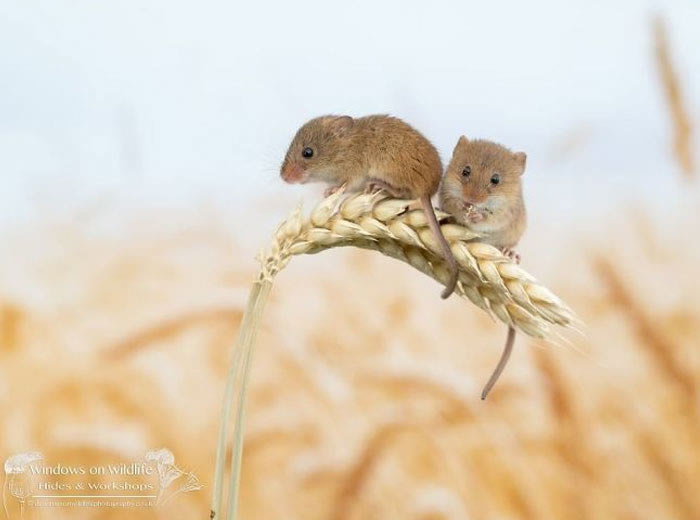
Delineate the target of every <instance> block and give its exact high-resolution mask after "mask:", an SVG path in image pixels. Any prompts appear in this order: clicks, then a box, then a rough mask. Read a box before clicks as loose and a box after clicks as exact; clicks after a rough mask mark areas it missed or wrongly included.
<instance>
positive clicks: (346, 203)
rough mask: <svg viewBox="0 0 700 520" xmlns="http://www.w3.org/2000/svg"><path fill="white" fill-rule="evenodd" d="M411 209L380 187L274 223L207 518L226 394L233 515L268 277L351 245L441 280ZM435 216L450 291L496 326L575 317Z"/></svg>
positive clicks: (234, 372)
mask: <svg viewBox="0 0 700 520" xmlns="http://www.w3.org/2000/svg"><path fill="white" fill-rule="evenodd" d="M418 208H419V205H418V203H417V201H411V200H401V199H393V198H390V197H388V196H387V195H386V194H384V193H381V192H380V193H375V194H352V195H346V194H345V193H344V192H343V191H342V190H340V191H338V192H336V193H334V194H333V195H331V196H330V197H328V198H326V199H324V200H323V201H321V202H320V204H319V205H318V206H316V208H314V209H313V211H312V212H311V214H310V215H309V216H306V217H305V216H304V215H303V214H302V211H301V207H298V208H297V209H296V210H295V211H294V212H293V213H292V214H291V215H290V216H289V217H288V218H287V219H286V220H285V221H284V222H283V223H282V224H281V225H280V226H279V228H278V229H277V232H276V233H275V237H274V239H273V241H272V244H271V245H270V247H269V248H268V250H267V251H264V252H263V253H262V254H261V255H260V261H261V265H262V267H261V270H260V273H259V275H258V279H257V281H256V282H255V283H254V285H253V289H252V291H251V294H250V297H249V300H248V305H247V308H246V310H245V313H244V316H243V322H242V323H241V328H240V331H239V334H238V339H237V341H236V346H235V351H234V354H233V356H234V357H233V361H232V365H231V369H230V371H229V376H228V380H227V382H226V392H225V397H224V405H223V409H222V412H221V426H220V430H219V437H218V445H217V456H216V469H215V473H214V487H213V497H212V509H211V515H210V518H215V517H217V516H218V515H219V513H220V511H221V506H222V502H223V478H224V475H223V473H224V471H223V467H224V459H225V455H226V429H227V426H228V422H229V419H230V417H231V412H232V409H233V398H234V395H237V396H238V398H237V400H236V414H235V417H236V421H235V424H234V435H233V437H234V438H233V453H232V458H231V471H230V480H229V486H228V506H227V514H226V517H225V518H226V519H227V520H235V519H236V510H237V502H238V484H239V477H240V469H241V452H242V442H243V441H242V436H243V418H244V414H243V412H244V406H245V391H246V387H247V380H248V373H249V368H250V360H251V356H252V348H253V344H254V341H255V336H256V334H257V330H258V327H259V323H260V319H261V316H262V310H263V307H264V305H265V302H266V300H267V296H268V294H269V292H270V289H271V287H272V281H273V279H274V277H275V276H276V275H277V273H279V272H280V271H281V270H282V269H284V267H285V266H286V265H287V264H288V263H289V261H290V260H291V258H292V257H293V256H295V255H302V254H313V253H318V252H321V251H324V250H326V249H330V248H333V247H341V246H354V247H360V248H363V249H371V250H375V251H379V252H380V253H383V254H385V255H387V256H390V257H392V258H396V259H399V260H401V261H403V262H406V263H408V264H409V265H412V266H413V267H415V268H416V269H418V270H419V271H421V272H422V273H424V274H426V275H428V276H430V277H431V278H434V279H435V280H437V281H439V282H441V283H444V282H446V281H447V279H448V278H449V272H448V269H447V265H446V262H444V260H443V259H442V257H441V255H440V245H439V243H438V241H437V239H436V238H435V236H434V235H433V234H432V233H431V231H430V229H429V228H428V222H427V220H426V218H425V214H424V213H423V210H421V209H418ZM436 214H437V215H438V218H439V219H440V220H441V222H442V223H441V229H442V232H443V234H444V235H445V238H446V239H447V241H448V242H449V244H450V247H451V249H452V252H453V254H454V256H455V258H456V260H457V263H458V264H459V282H458V284H457V288H456V290H455V293H456V294H458V295H460V296H462V297H465V298H467V299H469V300H470V301H471V302H472V303H474V304H475V305H476V306H477V307H479V308H481V309H483V310H484V311H486V312H488V313H490V314H491V315H492V316H495V317H496V318H498V319H499V320H501V321H502V322H503V323H505V324H507V325H511V326H513V327H515V328H516V329H519V330H520V331H522V332H523V333H525V334H527V335H529V336H533V337H536V338H547V337H549V336H550V335H551V325H561V326H564V327H569V326H571V325H572V324H573V323H574V322H575V321H576V318H575V316H574V313H573V312H572V311H571V309H569V307H567V306H566V304H564V302H563V301H562V300H561V299H559V298H558V297H557V296H555V295H554V294H552V293H551V292H550V291H549V290H548V289H547V288H545V287H544V286H543V285H540V284H539V283H538V282H537V280H536V279H535V278H534V277H532V276H531V275H529V274H528V273H527V272H525V271H524V270H523V269H522V268H520V267H519V266H517V265H516V264H514V263H513V262H511V260H510V259H508V258H507V257H506V256H504V255H503V254H502V253H501V252H500V251H499V250H498V249H496V248H494V247H492V246H490V245H488V244H484V243H480V242H478V240H477V239H478V235H477V234H475V233H474V232H472V231H470V230H469V229H467V228H465V227H463V226H459V225H457V224H453V223H450V222H445V220H446V218H447V217H448V215H446V214H445V213H441V212H439V211H438V212H436ZM236 388H238V391H235V389H236Z"/></svg>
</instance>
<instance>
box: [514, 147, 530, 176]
mask: <svg viewBox="0 0 700 520" xmlns="http://www.w3.org/2000/svg"><path fill="white" fill-rule="evenodd" d="M513 156H514V157H515V160H516V161H517V162H518V166H520V175H522V174H523V173H525V163H526V162H527V154H526V153H525V152H515V153H514V154H513Z"/></svg>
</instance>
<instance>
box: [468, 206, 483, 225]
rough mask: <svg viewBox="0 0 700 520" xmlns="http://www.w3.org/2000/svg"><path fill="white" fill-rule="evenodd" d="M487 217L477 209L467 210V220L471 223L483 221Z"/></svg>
mask: <svg viewBox="0 0 700 520" xmlns="http://www.w3.org/2000/svg"><path fill="white" fill-rule="evenodd" d="M485 218H486V217H485V216H484V214H483V213H480V212H478V211H476V210H473V209H472V210H470V211H469V212H467V220H468V221H469V223H470V224H477V223H479V222H481V221H483V220H484V219H485Z"/></svg>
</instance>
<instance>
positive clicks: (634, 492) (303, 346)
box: [0, 205, 700, 520]
mask: <svg viewBox="0 0 700 520" xmlns="http://www.w3.org/2000/svg"><path fill="white" fill-rule="evenodd" d="M695 207H696V206H694V205H688V206H687V207H686V208H685V209H684V210H683V211H681V213H680V214H679V216H678V217H677V218H678V221H677V222H676V221H674V222H672V223H671V225H670V226H668V223H665V224H666V225H665V226H664V229H669V228H670V229H675V230H676V231H674V232H672V233H660V232H659V231H658V230H657V226H656V225H655V224H654V223H653V222H649V218H650V217H649V216H648V215H647V216H645V213H644V212H641V211H637V212H633V211H630V212H626V213H622V214H620V215H617V216H616V217H609V218H610V219H616V221H617V222H619V226H617V227H618V228H619V229H620V230H621V233H622V234H623V236H624V237H625V240H624V242H620V241H619V240H614V239H613V237H598V238H594V239H588V240H583V241H579V242H578V243H577V244H576V245H572V247H564V245H563V244H562V245H560V246H559V247H560V248H559V249H552V251H556V252H555V253H552V256H554V260H551V259H550V262H549V265H547V266H541V268H540V269H538V265H540V264H544V262H541V263H540V262H538V260H537V258H536V257H535V255H534V254H532V253H530V254H529V256H526V257H525V258H526V260H525V262H524V265H525V266H526V268H528V269H529V270H531V272H533V273H534V274H536V275H537V276H538V277H539V278H540V279H542V280H547V283H548V285H550V287H552V288H553V289H555V290H556V291H557V292H559V293H560V294H561V295H562V297H564V298H565V300H566V301H567V302H569V303H570V304H571V305H572V306H573V307H574V308H575V309H576V310H577V312H578V313H579V314H580V315H581V317H582V318H583V319H584V321H585V323H586V330H585V336H584V337H576V336H573V337H572V338H570V339H571V340H572V341H573V343H574V344H575V345H576V347H577V348H578V349H579V350H580V352H576V351H575V350H572V349H558V348H555V347H552V346H550V345H545V344H540V343H538V342H535V341H532V340H529V339H527V338H524V337H522V336H520V337H519V338H518V340H517V343H516V351H515V353H514V357H513V359H512V360H511V364H510V365H509V367H508V369H507V370H506V372H505V374H504V377H503V378H502V380H501V381H500V382H499V384H498V385H497V387H496V388H495V390H494V392H493V393H492V395H491V396H490V397H489V399H488V400H487V401H485V402H482V401H480V400H479V392H480V388H481V385H482V384H483V382H484V380H485V379H486V378H487V377H488V374H489V373H490V370H491V369H492V367H493V365H494V363H495V361H496V360H497V358H498V355H499V354H500V352H499V349H500V347H501V345H502V341H503V338H504V335H505V330H503V328H502V327H499V326H498V325H497V324H495V323H493V322H492V321H491V320H490V318H489V317H488V316H487V315H486V314H484V313H483V312H481V311H480V310H479V309H477V308H475V307H473V306H471V305H468V304H467V303H465V302H460V301H448V302H441V301H439V300H438V298H436V297H435V294H434V293H435V288H436V287H435V285H434V283H432V282H431V281H429V280H428V279H423V278H422V277H419V276H416V273H415V272H414V271H413V270H412V269H411V268H409V267H406V266H403V265H397V263H396V262H394V261H392V260H389V259H386V258H382V257H380V255H376V254H373V253H371V252H359V251H330V252H326V253H324V254H322V255H317V256H315V257H311V258H304V259H303V260H302V259H297V260H295V261H294V262H293V263H292V265H291V266H290V268H288V269H287V270H286V271H285V272H284V273H283V274H282V275H281V276H280V277H279V279H278V281H277V284H276V286H275V289H274V291H273V293H272V300H271V302H270V304H269V307H268V309H267V311H266V315H265V318H264V328H263V330H262V332H261V335H260V338H259V345H258V347H257V352H256V358H255V360H254V365H253V370H252V383H251V384H252V387H251V390H250V397H249V405H248V419H247V429H246V434H245V444H244V463H243V472H242V487H241V498H240V513H241V517H242V518H256V519H277V518H304V519H333V520H335V519H338V520H340V519H348V520H351V519H358V518H363V519H372V518H376V519H386V518H415V519H423V520H428V519H463V518H475V519H478V518H542V519H548V518H551V519H562V518H572V519H573V518H643V519H647V518H648V519H658V518H682V519H692V518H697V517H698V516H699V515H700V498H699V497H698V496H697V493H696V492H695V489H696V483H697V482H700V447H699V446H698V442H697V439H698V435H699V434H700V428H699V427H698V424H699V422H698V421H699V417H698V399H697V391H698V388H697V387H698V385H697V381H698V375H699V374H700V359H699V356H698V346H699V339H700V330H698V329H699V328H700V304H699V303H698V299H697V294H698V289H700V287H698V282H697V279H698V276H697V275H698V265H700V263H699V260H700V251H699V248H698V246H697V245H695V244H690V245H689V244H687V243H685V242H687V240H686V241H685V242H684V237H687V236H688V233H691V232H692V231H693V230H696V229H698V226H697V224H698V220H700V219H698V215H697V210H696V209H695ZM159 219H163V221H162V222H161V221H160V220H159ZM645 219H646V220H645ZM165 220H166V219H165V218H164V217H162V216H160V217H153V216H148V218H146V217H144V218H143V220H142V222H143V223H144V225H143V226H142V227H141V228H140V229H139V231H138V232H136V233H135V234H132V235H129V236H114V237H111V238H105V237H104V235H103V234H96V233H91V232H90V230H89V228H90V226H89V225H77V224H66V225H55V226H53V227H51V228H50V229H43V230H32V232H31V233H30V234H27V233H21V234H15V235H14V236H11V237H7V241H6V244H8V245H9V246H10V247H9V248H8V250H11V251H13V255H12V256H8V257H6V258H5V259H4V263H5V266H4V268H3V270H2V271H3V272H2V275H1V276H0V283H1V285H0V295H1V301H0V355H1V356H2V361H1V363H0V370H1V371H2V377H1V379H0V388H2V392H0V413H1V414H2V415H1V416H2V422H1V425H0V447H1V448H2V452H1V453H0V456H2V457H3V459H4V458H6V457H7V456H9V455H10V454H12V453H14V452H18V451H22V450H27V449H39V450H41V451H42V452H43V453H44V455H45V457H46V458H47V459H48V460H62V461H70V463H75V464H77V463H80V462H84V463H88V462H90V461H104V460H116V459H139V458H142V457H143V454H144V453H145V452H146V451H147V450H149V449H151V448H157V447H161V446H167V447H168V448H169V449H171V450H172V451H173V453H174V454H175V456H176V460H177V462H178V464H180V465H181V466H182V467H186V468H188V469H189V470H191V471H193V472H194V473H195V474H196V475H197V476H198V477H199V478H200V480H201V481H202V483H203V484H204V485H205V489H204V490H202V491H196V492H191V493H187V494H184V495H182V496H180V497H178V498H177V500H175V501H174V502H173V503H172V504H171V505H170V506H165V507H163V508H161V509H152V510H150V509H149V510H138V509H133V510H129V512H128V517H129V518H203V517H204V516H205V515H206V514H207V512H208V499H209V496H210V489H211V478H212V471H213V460H214V448H215V436H216V432H217V426H218V425H217V420H218V412H219V407H220V403H221V398H222V393H223V385H224V378H225V373H226V370H227V368H228V362H229V359H230V356H231V354H232V353H231V345H232V343H233V340H234V338H235V334H236V331H237V327H238V323H239V321H240V318H241V312H242V308H243V306H244V303H245V298H246V295H247V291H248V289H249V286H250V282H251V281H252V279H253V277H254V273H255V269H256V265H255V263H254V261H253V252H252V251H248V250H246V249H245V248H242V247H240V246H237V245H236V244H235V242H234V241H233V240H232V238H231V234H230V233H228V232H227V231H226V230H225V229H223V227H221V226H218V225H217V223H216V222H212V221H209V220H206V219H204V220H200V221H197V218H196V217H194V218H193V220H192V222H193V223H192V224H190V225H188V226H186V228H185V229H184V230H183V229H182V228H180V229H177V228H176V227H171V228H170V229H168V226H167V225H164V224H163V222H165ZM159 224H163V225H160V226H159ZM27 236H31V237H32V239H31V241H29V240H27ZM39 236H41V237H42V239H39V238H38V237H39ZM533 242H536V239H531V240H530V241H529V243H530V244H531V245H532V244H533ZM573 243H574V240H573V238H572V244H573ZM537 245H538V246H539V245H540V244H537ZM550 245H551V244H550ZM569 245H570V244H569ZM529 249H533V250H534V248H532V247H531V248H529ZM529 249H528V250H526V251H525V253H526V254H528V251H529ZM538 250H540V249H539V247H538ZM528 258H531V260H528ZM572 273H575V274H572ZM453 300H454V299H453ZM32 513H33V514H34V515H35V517H37V518H123V517H124V514H125V513H124V511H121V510H119V509H115V510H110V509H99V510H89V509H87V508H86V509H80V508H76V509H57V508H51V509H49V510H47V511H33V512H32ZM42 514H43V515H44V516H41V515H42Z"/></svg>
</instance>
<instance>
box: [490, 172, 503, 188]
mask: <svg viewBox="0 0 700 520" xmlns="http://www.w3.org/2000/svg"><path fill="white" fill-rule="evenodd" d="M499 182H501V177H500V176H499V175H498V174H497V173H494V174H493V175H492V176H491V184H493V185H494V186H495V185H496V184H498V183H499Z"/></svg>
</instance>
